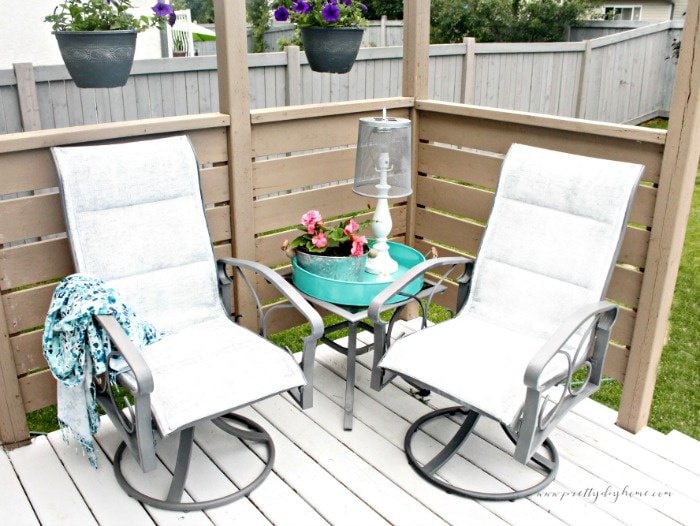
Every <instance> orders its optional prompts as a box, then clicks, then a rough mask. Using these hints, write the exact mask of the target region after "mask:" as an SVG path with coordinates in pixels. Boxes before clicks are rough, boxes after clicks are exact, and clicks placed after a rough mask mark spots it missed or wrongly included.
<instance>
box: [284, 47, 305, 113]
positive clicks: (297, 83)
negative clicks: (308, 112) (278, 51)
mask: <svg viewBox="0 0 700 526" xmlns="http://www.w3.org/2000/svg"><path fill="white" fill-rule="evenodd" d="M284 50H285V51H286V52H287V69H286V70H285V71H286V74H287V78H286V82H287V89H286V92H285V99H286V103H287V106H296V105H298V104H301V62H300V61H299V46H287V47H286V48H285V49H284Z"/></svg>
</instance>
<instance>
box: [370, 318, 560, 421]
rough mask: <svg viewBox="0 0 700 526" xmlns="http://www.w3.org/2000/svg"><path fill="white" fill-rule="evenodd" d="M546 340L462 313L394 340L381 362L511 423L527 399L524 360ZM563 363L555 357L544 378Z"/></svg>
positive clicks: (433, 388) (387, 367) (487, 413)
mask: <svg viewBox="0 0 700 526" xmlns="http://www.w3.org/2000/svg"><path fill="white" fill-rule="evenodd" d="M545 341H546V339H544V338H536V337H533V336H531V335H527V334H523V333H520V332H516V331H513V330H510V329H507V328H505V327H502V326H496V325H494V324H492V323H489V322H487V321H484V320H481V319H478V318H476V317H474V316H471V315H468V314H462V315H460V316H458V317H456V318H453V319H451V320H448V321H445V322H442V323H439V324H437V325H433V326H432V327H428V328H427V329H424V330H422V331H419V332H416V333H415V334H411V335H410V336H408V337H406V338H402V339H399V340H397V341H395V342H394V343H393V345H392V346H391V347H390V348H389V350H388V351H387V354H386V355H385V356H384V358H382V360H381V362H380V363H379V366H380V367H384V368H386V369H390V370H392V371H395V372H397V373H399V374H402V375H405V376H409V377H411V378H415V379H418V380H419V381H420V382H421V383H423V384H426V385H428V386H431V390H433V391H436V392H439V393H440V394H443V395H444V396H447V397H448V398H450V399H452V400H454V401H456V402H457V403H459V404H464V403H466V404H467V405H469V406H471V407H472V408H474V409H477V410H478V411H479V412H481V413H482V414H486V415H489V416H490V417H492V418H495V419H497V420H500V421H501V422H506V423H511V422H513V421H515V419H516V418H517V417H518V416H519V414H520V410H521V408H522V404H523V402H524V400H525V393H526V388H525V384H524V382H523V379H524V376H525V370H526V368H527V365H528V363H529V362H530V360H531V359H532V357H533V356H534V354H535V353H536V352H537V351H538V350H539V349H540V347H542V345H543V344H544V343H545ZM567 350H568V349H567ZM564 362H565V360H564V359H562V360H561V361H559V360H554V361H553V362H552V363H550V365H548V366H547V368H545V371H544V372H543V376H542V378H543V379H550V378H552V377H553V376H554V375H556V374H560V373H562V372H563V371H565V370H566V368H565V367H566V366H565V365H564Z"/></svg>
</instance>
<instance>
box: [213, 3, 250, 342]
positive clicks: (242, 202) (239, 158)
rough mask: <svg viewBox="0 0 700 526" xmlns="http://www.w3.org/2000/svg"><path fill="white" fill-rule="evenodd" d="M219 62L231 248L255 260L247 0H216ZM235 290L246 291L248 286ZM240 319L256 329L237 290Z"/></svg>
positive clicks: (235, 253)
mask: <svg viewBox="0 0 700 526" xmlns="http://www.w3.org/2000/svg"><path fill="white" fill-rule="evenodd" d="M214 9H215V13H216V17H215V18H216V34H217V35H219V37H218V38H217V39H216V62H217V67H218V71H219V108H220V109H221V110H220V111H221V112H222V113H226V114H228V115H230V116H231V126H230V128H229V133H228V170H229V188H230V191H231V250H232V252H233V256H234V257H237V258H241V259H249V260H253V259H255V229H254V226H253V221H252V218H253V163H252V158H251V151H252V130H251V124H250V94H249V90H250V88H249V83H248V47H247V40H246V39H247V36H246V26H245V20H246V9H245V0H215V1H214ZM236 290H241V291H243V290H245V287H244V286H241V287H237V288H236ZM236 312H237V313H238V314H242V315H243V318H242V320H241V323H242V324H243V325H244V326H246V327H248V328H250V329H257V324H258V322H257V314H256V310H255V303H254V301H253V299H252V298H250V297H249V296H248V295H247V294H245V295H244V294H241V295H239V294H236Z"/></svg>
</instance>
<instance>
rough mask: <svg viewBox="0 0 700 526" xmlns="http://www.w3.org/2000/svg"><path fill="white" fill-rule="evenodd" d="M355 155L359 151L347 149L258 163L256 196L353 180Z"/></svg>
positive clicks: (255, 178)
mask: <svg viewBox="0 0 700 526" xmlns="http://www.w3.org/2000/svg"><path fill="white" fill-rule="evenodd" d="M355 152H356V150H355V148H343V149H342V150H330V151H326V152H320V153H311V154H307V155H294V156H291V157H284V158H282V159H271V160H269V161H257V162H254V163H253V195H255V196H256V197H257V196H259V195H264V194H270V193H274V192H280V191H283V190H293V189H295V188H303V187H305V186H311V185H316V184H323V183H332V182H335V181H343V180H348V179H352V178H353V177H354V175H355Z"/></svg>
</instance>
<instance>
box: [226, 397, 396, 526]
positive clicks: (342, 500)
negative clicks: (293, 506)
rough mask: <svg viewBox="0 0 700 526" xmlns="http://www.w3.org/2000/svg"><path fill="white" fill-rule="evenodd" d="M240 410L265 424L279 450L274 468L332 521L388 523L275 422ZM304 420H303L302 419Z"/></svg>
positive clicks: (345, 524)
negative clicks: (278, 427) (287, 435)
mask: <svg viewBox="0 0 700 526" xmlns="http://www.w3.org/2000/svg"><path fill="white" fill-rule="evenodd" d="M285 409H286V407H285ZM237 412H239V413H240V414H242V415H243V416H247V417H249V418H252V419H253V420H256V421H259V422H260V423H261V424H262V425H264V427H265V429H266V430H267V432H268V433H270V436H271V437H272V439H273V440H274V442H275V448H276V450H277V458H276V459H275V468H274V469H275V472H276V473H277V474H278V475H279V476H280V478H281V479H283V480H284V481H285V482H286V483H287V484H288V485H289V486H290V488H291V489H292V490H293V491H295V492H296V493H297V494H298V495H300V496H301V497H302V498H303V499H304V500H305V501H306V502H308V503H309V505H310V506H312V507H313V508H314V509H315V510H317V511H318V513H320V514H321V515H322V516H323V518H324V519H325V520H327V521H328V522H329V523H330V524H334V525H339V526H353V525H357V524H362V525H386V524H387V522H386V521H385V520H384V519H383V518H382V517H381V516H380V515H379V514H377V512H375V511H374V510H373V509H372V508H370V507H369V506H368V505H367V504H366V503H365V502H364V501H362V500H361V499H360V498H359V497H358V496H357V495H355V494H354V493H352V492H351V491H350V490H349V489H348V488H346V487H345V486H344V485H343V484H342V483H341V482H339V481H338V480H337V479H336V478H334V477H333V475H332V474H331V473H329V472H328V471H326V470H325V469H324V468H323V467H322V466H321V465H319V464H318V463H317V462H316V461H315V460H314V459H313V458H312V457H311V456H310V455H309V454H307V453H306V452H305V451H304V450H302V449H301V448H300V447H299V445H297V444H296V443H294V442H293V441H292V440H290V439H289V438H287V437H286V436H285V435H284V434H282V432H281V431H279V430H278V429H277V427H275V425H274V424H272V423H267V421H266V420H265V419H264V418H263V415H262V414H260V413H259V412H256V411H253V410H252V409H242V410H239V411H237ZM301 420H302V422H303V419H301ZM263 422H265V423H263ZM260 489H262V486H261V487H260ZM292 512H293V510H290V513H289V517H288V519H289V520H291V521H292V522H294V519H295V517H296V515H294V514H293V513H292ZM297 523H298V521H297Z"/></svg>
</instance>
